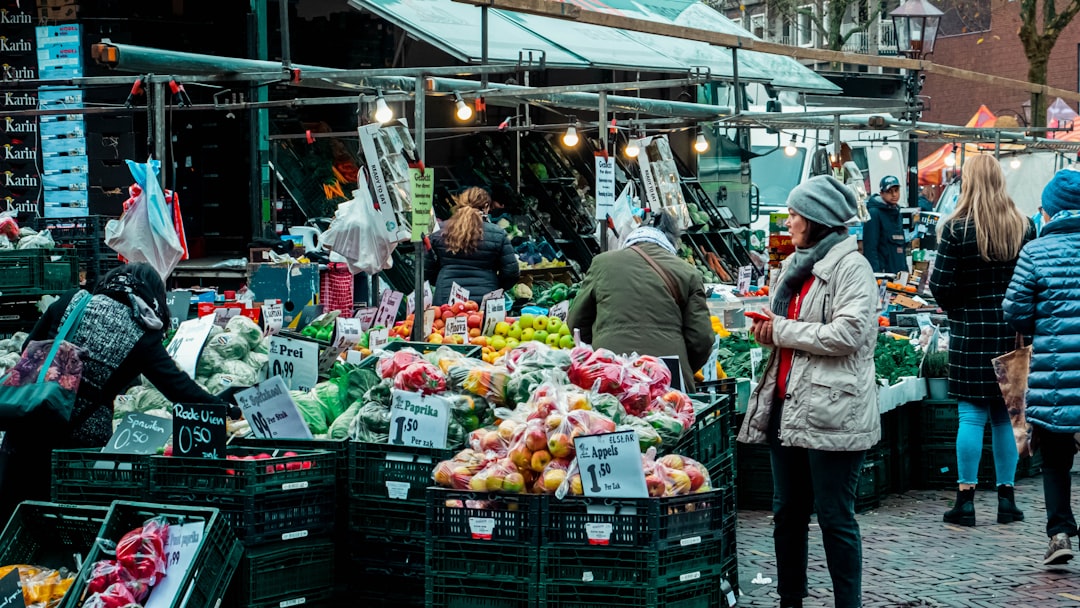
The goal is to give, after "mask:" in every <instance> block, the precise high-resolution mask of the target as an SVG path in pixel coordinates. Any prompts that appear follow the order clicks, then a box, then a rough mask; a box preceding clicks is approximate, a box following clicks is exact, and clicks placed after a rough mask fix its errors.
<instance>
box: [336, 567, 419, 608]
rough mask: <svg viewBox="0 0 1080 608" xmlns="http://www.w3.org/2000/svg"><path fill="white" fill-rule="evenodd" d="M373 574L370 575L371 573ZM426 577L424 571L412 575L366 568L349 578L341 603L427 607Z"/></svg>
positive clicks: (392, 607)
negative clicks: (370, 570)
mask: <svg viewBox="0 0 1080 608" xmlns="http://www.w3.org/2000/svg"><path fill="white" fill-rule="evenodd" d="M372 574H373V575H374V576H371V575H372ZM425 580H426V579H425V577H424V574H423V572H421V573H419V574H410V575H391V574H385V573H382V572H378V571H376V572H371V573H370V574H369V573H368V572H367V571H366V570H363V569H360V570H358V571H357V572H356V575H355V576H354V577H353V578H352V579H351V580H350V585H349V587H348V589H347V590H346V593H345V595H344V596H343V597H341V598H340V600H339V601H338V604H337V605H338V606H363V608H424V600H425V595H426V594H425V583H424V581H425Z"/></svg>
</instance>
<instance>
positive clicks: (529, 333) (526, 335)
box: [521, 327, 536, 342]
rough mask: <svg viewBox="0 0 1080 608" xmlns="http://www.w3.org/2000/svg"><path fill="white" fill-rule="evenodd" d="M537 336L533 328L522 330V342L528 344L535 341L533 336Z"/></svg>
mask: <svg viewBox="0 0 1080 608" xmlns="http://www.w3.org/2000/svg"><path fill="white" fill-rule="evenodd" d="M534 334H536V330H535V329H533V328H531V327H526V328H525V329H523V330H521V341H522V342H528V341H530V340H532V339H533V335H534Z"/></svg>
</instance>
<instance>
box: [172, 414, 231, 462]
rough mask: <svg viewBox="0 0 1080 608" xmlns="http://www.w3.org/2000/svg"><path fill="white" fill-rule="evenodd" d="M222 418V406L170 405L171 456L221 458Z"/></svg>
mask: <svg viewBox="0 0 1080 608" xmlns="http://www.w3.org/2000/svg"><path fill="white" fill-rule="evenodd" d="M225 417H226V412H225V406H224V405H218V404H210V403H177V404H175V405H173V456H178V457H187V458H224V457H225Z"/></svg>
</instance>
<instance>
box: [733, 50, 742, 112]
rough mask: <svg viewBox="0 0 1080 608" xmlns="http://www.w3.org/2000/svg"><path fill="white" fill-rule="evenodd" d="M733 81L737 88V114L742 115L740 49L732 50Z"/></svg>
mask: <svg viewBox="0 0 1080 608" xmlns="http://www.w3.org/2000/svg"><path fill="white" fill-rule="evenodd" d="M731 80H732V85H731V86H733V87H735V114H736V115H738V114H741V113H742V111H743V109H744V108H743V96H742V84H741V83H740V82H739V51H738V49H731Z"/></svg>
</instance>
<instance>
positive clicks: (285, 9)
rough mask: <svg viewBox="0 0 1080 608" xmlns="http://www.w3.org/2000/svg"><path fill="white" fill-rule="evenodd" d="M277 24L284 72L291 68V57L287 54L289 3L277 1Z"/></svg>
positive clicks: (286, 0) (282, 0) (285, 0)
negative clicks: (279, 30) (279, 32)
mask: <svg viewBox="0 0 1080 608" xmlns="http://www.w3.org/2000/svg"><path fill="white" fill-rule="evenodd" d="M278 7H279V8H280V9H281V10H280V11H279V12H278V22H279V23H278V24H279V25H280V26H281V67H283V68H285V69H286V70H288V69H290V68H291V67H292V57H291V53H290V52H289V1H288V0H278Z"/></svg>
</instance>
